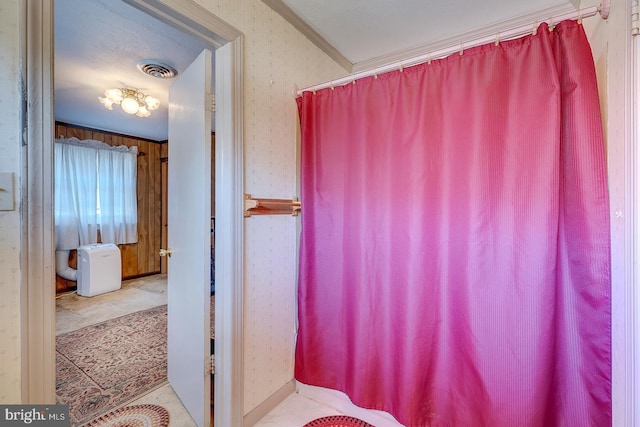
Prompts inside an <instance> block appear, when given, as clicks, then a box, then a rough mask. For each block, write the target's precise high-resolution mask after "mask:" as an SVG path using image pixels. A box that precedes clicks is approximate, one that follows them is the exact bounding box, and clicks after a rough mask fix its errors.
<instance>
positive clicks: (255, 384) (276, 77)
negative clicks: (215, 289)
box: [198, 0, 346, 413]
mask: <svg viewBox="0 0 640 427" xmlns="http://www.w3.org/2000/svg"><path fill="white" fill-rule="evenodd" d="M198 3H200V4H201V5H202V6H204V7H206V8H207V9H209V10H210V11H212V12H213V13H214V14H215V15H217V16H218V17H220V18H221V19H223V20H225V21H226V22H227V23H229V24H230V25H233V26H234V27H235V28H237V29H238V30H239V31H241V32H242V33H243V34H244V36H245V38H244V64H245V69H244V71H245V80H244V91H245V102H244V108H245V110H244V111H245V117H244V119H245V122H244V132H245V133H244V136H245V192H247V193H250V194H252V195H254V196H256V197H272V198H288V197H292V196H295V195H299V194H298V191H297V189H296V179H297V178H296V177H297V163H296V147H297V137H296V129H297V128H296V126H297V109H296V103H295V100H294V98H293V94H292V93H293V92H292V90H293V87H294V85H296V84H297V85H299V86H300V87H301V88H302V87H306V86H310V85H312V84H316V83H322V82H324V81H327V80H331V79H334V78H338V77H342V76H344V75H345V74H346V71H345V70H344V69H343V68H342V67H340V66H339V65H337V64H336V63H335V62H333V60H331V59H330V58H329V57H328V56H326V55H325V54H324V53H323V52H321V51H320V50H319V49H318V48H316V47H315V45H313V44H312V43H311V42H310V41H309V40H308V39H307V38H306V37H305V36H303V35H302V34H300V33H299V32H298V31H297V30H296V29H295V28H293V27H292V26H291V25H289V24H288V23H287V22H286V21H285V20H284V19H283V18H282V17H280V15H278V14H276V13H275V12H273V11H272V10H271V9H270V8H269V7H267V6H266V5H265V4H264V3H262V2H261V1H260V0H199V1H198ZM303 209H304V207H303ZM297 221H298V220H297V218H295V217H290V216H289V217H288V216H272V217H271V216H270V217H267V216H263V217H252V218H248V219H246V220H245V236H246V237H245V305H244V307H245V356H244V357H245V402H244V408H245V413H248V412H249V411H251V410H252V409H254V408H255V407H256V406H257V405H259V404H260V403H262V402H263V401H264V400H265V399H266V398H268V397H269V396H270V395H271V394H273V393H274V392H275V391H277V390H278V389H280V388H281V387H282V386H284V385H285V384H286V383H287V382H289V381H290V380H291V379H292V378H293V351H294V344H295V335H294V334H295V325H296V311H295V307H296V277H297V271H296V269H297V246H296V245H297V232H296V225H297Z"/></svg>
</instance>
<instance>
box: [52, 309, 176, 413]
mask: <svg viewBox="0 0 640 427" xmlns="http://www.w3.org/2000/svg"><path fill="white" fill-rule="evenodd" d="M166 381H167V306H166V305H163V306H159V307H155V308H152V309H149V310H144V311H140V312H137V313H132V314H128V315H126V316H122V317H118V318H116V319H112V320H108V321H106V322H102V323H98V324H96V325H92V326H87V327H85V328H82V329H78V330H76V331H73V332H69V333H66V334H62V335H59V336H57V337H56V396H57V401H58V403H65V404H68V405H69V415H70V418H71V423H72V425H79V424H82V423H85V422H87V421H90V420H92V419H94V418H96V417H97V416H99V415H100V414H103V413H105V412H107V411H109V410H112V409H114V408H116V407H118V406H121V405H124V404H126V403H128V402H131V401H132V400H134V399H135V398H137V397H138V396H141V395H143V394H146V393H148V392H150V391H152V390H154V389H156V388H158V387H159V386H161V385H163V384H165V383H166Z"/></svg>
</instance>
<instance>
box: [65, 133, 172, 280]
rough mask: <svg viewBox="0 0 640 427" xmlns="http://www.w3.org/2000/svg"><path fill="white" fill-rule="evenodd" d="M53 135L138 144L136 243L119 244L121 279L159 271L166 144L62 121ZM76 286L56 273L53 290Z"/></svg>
mask: <svg viewBox="0 0 640 427" xmlns="http://www.w3.org/2000/svg"><path fill="white" fill-rule="evenodd" d="M55 134H56V138H58V137H61V136H62V137H65V138H71V137H76V138H78V139H95V140H98V141H102V142H105V143H107V144H109V145H113V146H117V145H126V146H128V147H131V146H134V145H136V146H138V177H137V179H138V182H137V193H138V242H137V243H133V244H128V245H120V251H121V255H122V278H123V279H130V278H133V277H138V276H145V275H149V274H155V273H159V272H160V256H159V252H160V244H161V235H162V173H161V169H162V166H161V165H162V162H161V157H162V155H161V151H162V149H163V146H165V147H164V148H165V150H166V144H162V143H157V142H154V141H150V140H145V139H140V138H136V137H131V136H126V135H119V134H114V133H109V132H101V131H97V130H92V129H87V128H82V127H77V126H73V125H68V124H63V123H56V132H55ZM164 153H166V151H164ZM165 157H166V154H165ZM70 265H71V266H72V267H73V268H76V254H75V251H72V256H71V257H70ZM75 287H76V282H70V281H67V280H65V279H62V278H61V277H59V276H56V291H58V292H64V291H67V290H71V289H74V288H75Z"/></svg>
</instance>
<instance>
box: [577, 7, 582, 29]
mask: <svg viewBox="0 0 640 427" xmlns="http://www.w3.org/2000/svg"><path fill="white" fill-rule="evenodd" d="M578 24H580V25H582V9H580V11H579V12H578Z"/></svg>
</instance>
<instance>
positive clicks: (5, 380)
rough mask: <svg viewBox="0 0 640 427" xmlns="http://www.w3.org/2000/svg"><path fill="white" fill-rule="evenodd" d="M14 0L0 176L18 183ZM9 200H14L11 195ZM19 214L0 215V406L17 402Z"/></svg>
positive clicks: (5, 51)
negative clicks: (7, 174)
mask: <svg viewBox="0 0 640 427" xmlns="http://www.w3.org/2000/svg"><path fill="white" fill-rule="evenodd" d="M19 22H20V18H19V5H18V0H3V1H2V2H0V93H2V97H1V98H0V172H13V173H14V174H15V176H14V188H15V189H16V190H18V183H19V181H20V105H21V103H20V78H19V76H20V69H19V64H20V62H19V54H20V50H19V49H20V43H19V34H20V33H19V31H20V28H19ZM15 200H19V196H18V194H17V192H16V196H15ZM20 250H21V248H20V215H19V213H18V210H17V206H16V209H15V210H13V211H0V403H19V401H20V385H21V381H20V370H21V365H20V351H21V350H20V347H21V341H20V333H21V332H20V331H21V329H20V260H19V256H20Z"/></svg>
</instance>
